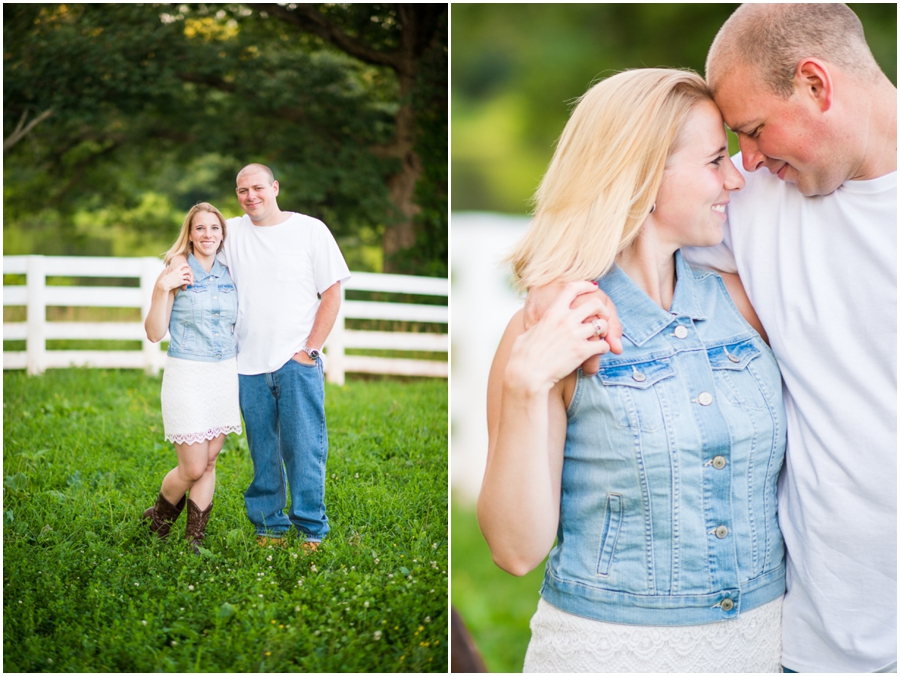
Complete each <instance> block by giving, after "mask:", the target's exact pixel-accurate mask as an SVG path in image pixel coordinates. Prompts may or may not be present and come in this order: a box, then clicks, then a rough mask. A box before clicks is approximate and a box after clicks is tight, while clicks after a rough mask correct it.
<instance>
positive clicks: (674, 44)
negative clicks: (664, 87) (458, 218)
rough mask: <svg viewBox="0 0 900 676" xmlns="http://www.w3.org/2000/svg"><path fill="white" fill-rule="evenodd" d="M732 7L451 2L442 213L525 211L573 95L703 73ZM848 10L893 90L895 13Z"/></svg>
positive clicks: (868, 7)
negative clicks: (682, 72)
mask: <svg viewBox="0 0 900 676" xmlns="http://www.w3.org/2000/svg"><path fill="white" fill-rule="evenodd" d="M737 6H738V5H737V4H736V3H693V4H665V3H663V4H659V3H635V4H579V5H568V4H552V5H546V4H534V5H531V4H529V5H518V4H508V5H507V4H504V5H496V4H486V5H466V4H457V3H454V4H453V5H452V7H451V18H452V26H453V28H452V31H451V33H452V34H451V54H452V57H451V69H452V71H451V72H452V76H451V83H450V91H451V125H452V130H453V131H452V136H451V172H452V181H453V194H452V197H451V210H452V211H471V210H486V211H495V212H502V213H513V214H524V213H527V212H528V211H529V206H528V202H529V200H530V198H531V196H532V193H533V192H534V190H535V188H536V187H537V185H538V183H539V181H540V179H541V177H542V176H543V173H544V170H545V169H546V167H547V164H548V163H549V161H550V157H551V156H552V153H553V146H554V143H555V141H556V139H557V138H558V137H559V134H560V133H561V131H562V128H563V126H564V125H565V123H566V120H567V119H568V115H569V111H570V103H571V102H572V101H573V100H574V99H575V98H576V97H579V96H581V95H582V94H583V93H584V92H585V91H586V90H587V89H588V87H589V86H590V85H591V84H592V83H593V82H595V81H596V80H598V79H601V78H603V77H606V76H608V75H612V74H613V73H615V72H618V71H620V70H624V69H627V68H648V67H658V66H659V67H678V68H691V69H693V70H695V71H697V72H698V73H700V74H701V75H702V74H703V70H704V63H705V61H706V52H707V49H708V48H709V45H710V44H711V42H712V40H713V38H714V37H715V35H716V32H717V31H718V29H719V27H720V26H721V25H722V24H723V23H724V22H725V20H726V19H727V18H728V17H729V15H730V14H731V13H732V12H733V11H734V9H735V8H736V7H737ZM850 7H851V8H852V9H853V11H855V12H856V14H857V16H859V18H860V20H861V21H862V23H863V27H864V29H865V32H866V38H867V40H868V42H869V46H870V47H871V48H872V53H873V54H874V55H875V58H876V60H877V61H878V63H879V64H880V65H881V67H882V69H883V70H884V72H885V74H886V75H887V76H888V77H889V78H890V79H891V81H892V82H894V83H895V84H896V82H897V5H896V4H895V3H871V4H851V5H850ZM734 151H736V148H735V149H733V151H732V152H734Z"/></svg>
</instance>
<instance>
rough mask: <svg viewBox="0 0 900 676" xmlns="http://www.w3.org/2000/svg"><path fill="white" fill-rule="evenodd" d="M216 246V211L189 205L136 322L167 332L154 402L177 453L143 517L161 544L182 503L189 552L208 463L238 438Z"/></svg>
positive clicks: (211, 476) (220, 224)
mask: <svg viewBox="0 0 900 676" xmlns="http://www.w3.org/2000/svg"><path fill="white" fill-rule="evenodd" d="M224 242H225V219H224V218H223V217H222V214H220V213H219V210H218V209H216V208H215V207H214V206H212V205H211V204H208V203H206V202H202V203H200V204H197V205H196V206H194V207H193V208H192V209H191V210H190V211H189V212H188V214H187V216H186V217H185V219H184V225H183V226H182V228H181V233H180V235H179V237H178V240H177V241H176V242H175V244H174V245H173V246H172V248H171V249H170V250H169V251H168V253H166V256H165V261H166V266H167V267H166V269H165V270H163V272H162V273H161V274H160V276H159V279H158V280H157V281H156V286H155V287H154V289H153V301H152V304H151V306H150V312H149V313H148V315H147V319H146V321H145V322H144V328H145V329H146V331H147V337H148V338H149V339H150V340H151V341H153V342H154V343H155V342H158V341H160V340H162V339H163V337H164V336H165V335H166V332H167V331H168V333H169V340H170V342H169V349H168V352H167V356H166V366H165V372H164V373H163V383H162V393H161V395H160V399H161V402H162V413H163V423H164V427H165V438H166V440H167V441H171V442H172V443H174V444H175V450H176V452H177V454H178V465H177V467H175V468H174V469H172V470H171V471H170V472H169V473H168V474H166V476H165V478H164V479H163V482H162V486H161V488H160V491H159V495H158V496H157V498H156V503H155V504H154V505H153V507H151V508H150V509H148V510H147V511H145V512H144V518H146V519H148V520H149V521H150V530H151V531H153V532H154V533H156V535H157V536H158V537H160V538H164V537H166V536H167V535H168V534H169V530H170V529H171V527H172V524H174V523H175V521H176V520H177V519H178V516H179V515H180V514H181V512H182V510H183V509H184V508H185V505H186V506H187V525H186V530H185V537H186V539H187V541H188V543H189V544H190V546H191V548H192V549H193V550H194V551H195V552H196V551H198V550H197V547H198V546H199V545H200V544H201V543H202V542H203V539H204V538H205V536H206V526H207V523H208V521H209V516H210V513H211V512H212V499H213V491H214V490H215V485H216V457H217V456H218V455H219V451H221V450H222V445H223V444H224V443H225V436H226V435H227V434H229V433H231V432H237V433H238V434H240V433H241V413H240V407H239V404H238V375H237V362H236V356H237V348H236V343H235V337H234V322H235V320H236V319H237V293H236V291H235V288H234V282H233V281H232V280H231V275H230V274H229V273H228V268H226V267H225V266H224V265H222V263H220V262H219V261H217V260H216V254H217V253H218V252H219V251H221V249H222V246H223V244H224ZM185 258H186V259H187V262H186V263H182V262H181V261H183V260H184V259H185ZM173 259H176V261H175V262H174V263H173ZM170 263H173V264H172V265H170ZM188 493H189V494H190V495H189V496H188Z"/></svg>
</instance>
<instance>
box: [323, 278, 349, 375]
mask: <svg viewBox="0 0 900 676" xmlns="http://www.w3.org/2000/svg"><path fill="white" fill-rule="evenodd" d="M339 283H340V282H339ZM345 296H346V293H345V292H344V285H343V284H341V306H340V308H338V314H337V318H336V319H335V320H334V328H332V329H331V334H330V335H329V336H328V340H327V341H326V344H327V345H328V352H327V353H326V354H327V360H328V361H327V364H328V371H327V373H326V374H325V375H326V376H327V378H328V382H329V383H334V384H335V385H343V384H344V366H345V365H344V329H345V327H344V321H345V315H344V300H345Z"/></svg>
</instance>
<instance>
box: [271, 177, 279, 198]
mask: <svg viewBox="0 0 900 676" xmlns="http://www.w3.org/2000/svg"><path fill="white" fill-rule="evenodd" d="M272 190H273V191H275V197H278V181H272Z"/></svg>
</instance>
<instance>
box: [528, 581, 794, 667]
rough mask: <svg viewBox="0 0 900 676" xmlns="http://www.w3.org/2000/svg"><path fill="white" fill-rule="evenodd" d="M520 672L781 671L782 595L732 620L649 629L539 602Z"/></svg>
mask: <svg viewBox="0 0 900 676" xmlns="http://www.w3.org/2000/svg"><path fill="white" fill-rule="evenodd" d="M523 671H524V672H526V673H534V672H543V673H567V672H594V673H627V672H644V673H679V672H680V673H684V672H689V673H698V672H706V673H716V672H718V673H722V672H725V673H729V672H730V673H737V672H756V673H774V672H780V671H781V598H780V597H779V598H778V599H776V600H774V601H770V602H769V603H766V604H764V605H762V606H760V607H758V608H754V609H753V610H750V611H748V612H746V613H741V615H740V616H739V617H738V619H736V620H734V621H731V622H716V623H714V624H700V625H694V626H688V627H648V626H643V625H631V624H613V623H611V622H598V621H597V620H589V619H586V618H583V617H578V616H577V615H572V614H570V613H566V612H563V611H562V610H559V609H558V608H556V607H555V606H552V605H550V604H549V603H547V602H546V601H544V600H543V599H541V600H540V601H539V602H538V609H537V612H536V613H535V614H534V617H532V618H531V642H530V643H529V644H528V651H527V652H526V654H525V667H524V668H523Z"/></svg>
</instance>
